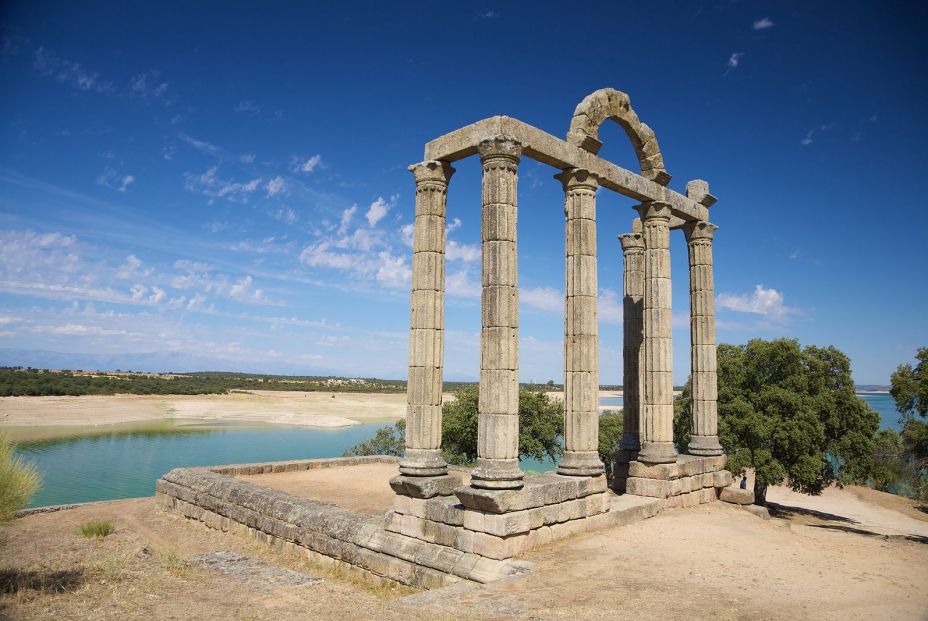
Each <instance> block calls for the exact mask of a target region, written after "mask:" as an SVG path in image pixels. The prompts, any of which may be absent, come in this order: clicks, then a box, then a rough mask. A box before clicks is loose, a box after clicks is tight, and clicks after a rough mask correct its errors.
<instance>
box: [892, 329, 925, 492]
mask: <svg viewBox="0 0 928 621" xmlns="http://www.w3.org/2000/svg"><path fill="white" fill-rule="evenodd" d="M915 359H916V360H917V361H918V363H917V364H916V365H915V366H914V367H913V366H912V365H911V364H901V365H899V367H898V368H897V369H896V372H895V373H893V374H892V378H891V383H892V388H891V389H890V394H891V395H892V396H893V399H894V400H895V401H896V410H897V411H898V412H899V413H900V414H901V415H902V416H901V420H900V422H901V423H902V433H901V434H900V440H901V448H902V450H901V451H899V453H898V458H899V461H900V462H901V465H902V467H903V469H907V470H908V471H909V472H910V477H909V481H910V485H912V487H913V488H914V491H915V493H916V495H917V496H918V497H919V498H922V499H923V500H925V499H928V422H926V421H925V418H926V417H928V347H922V348H920V349H919V350H918V352H916V354H915Z"/></svg>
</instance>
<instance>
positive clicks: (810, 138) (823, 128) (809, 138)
mask: <svg viewBox="0 0 928 621" xmlns="http://www.w3.org/2000/svg"><path fill="white" fill-rule="evenodd" d="M834 126H835V123H834V121H832V122H831V123H825V124H824V125H819V126H818V127H813V128H812V129H810V130H809V131H807V132H806V135H805V138H803V139H802V140H800V141H799V144H801V145H802V146H804V147H806V146H808V145H810V144H812V143H813V142H814V140H815V134H816V133H819V132H827V131H828V130H829V129H831V128H832V127H834Z"/></svg>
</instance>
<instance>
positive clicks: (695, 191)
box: [686, 179, 718, 207]
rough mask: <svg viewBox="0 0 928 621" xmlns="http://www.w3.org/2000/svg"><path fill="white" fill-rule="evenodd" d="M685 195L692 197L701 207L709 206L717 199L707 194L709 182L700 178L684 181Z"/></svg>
mask: <svg viewBox="0 0 928 621" xmlns="http://www.w3.org/2000/svg"><path fill="white" fill-rule="evenodd" d="M686 197H687V198H691V199H693V200H694V201H696V202H697V203H699V204H700V205H702V206H703V207H711V206H712V205H714V204H715V202H716V201H717V200H718V199H717V198H715V197H714V196H712V195H711V194H709V182H708V181H703V180H702V179H693V180H692V181H687V182H686Z"/></svg>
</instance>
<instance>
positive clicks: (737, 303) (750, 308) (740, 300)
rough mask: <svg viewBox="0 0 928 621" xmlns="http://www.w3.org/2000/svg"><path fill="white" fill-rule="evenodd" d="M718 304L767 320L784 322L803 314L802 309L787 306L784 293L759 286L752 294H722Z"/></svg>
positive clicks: (721, 306) (718, 297)
mask: <svg viewBox="0 0 928 621" xmlns="http://www.w3.org/2000/svg"><path fill="white" fill-rule="evenodd" d="M716 304H717V305H718V307H719V308H724V309H728V310H732V311H736V312H739V313H753V314H756V315H763V316H764V317H766V318H767V319H772V320H782V319H785V318H786V317H787V316H789V315H796V314H801V311H800V309H798V308H794V307H792V306H787V305H786V304H785V303H784V296H783V293H781V292H780V291H777V290H776V289H768V288H766V287H764V285H757V286H755V287H754V291H753V292H751V293H720V294H719V295H718V296H717V297H716Z"/></svg>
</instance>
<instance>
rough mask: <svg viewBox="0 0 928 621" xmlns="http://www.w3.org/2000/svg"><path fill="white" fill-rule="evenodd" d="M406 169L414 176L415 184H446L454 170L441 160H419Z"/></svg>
mask: <svg viewBox="0 0 928 621" xmlns="http://www.w3.org/2000/svg"><path fill="white" fill-rule="evenodd" d="M407 170H408V171H409V172H411V173H412V175H413V177H415V178H416V185H417V186H418V185H421V184H425V183H430V182H431V183H441V184H443V185H448V181H450V180H451V175H453V174H454V172H455V170H454V168H452V167H451V164H449V163H448V162H443V161H441V160H426V161H424V162H419V163H418V164H413V165H411V166H409V167H408V168H407Z"/></svg>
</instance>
